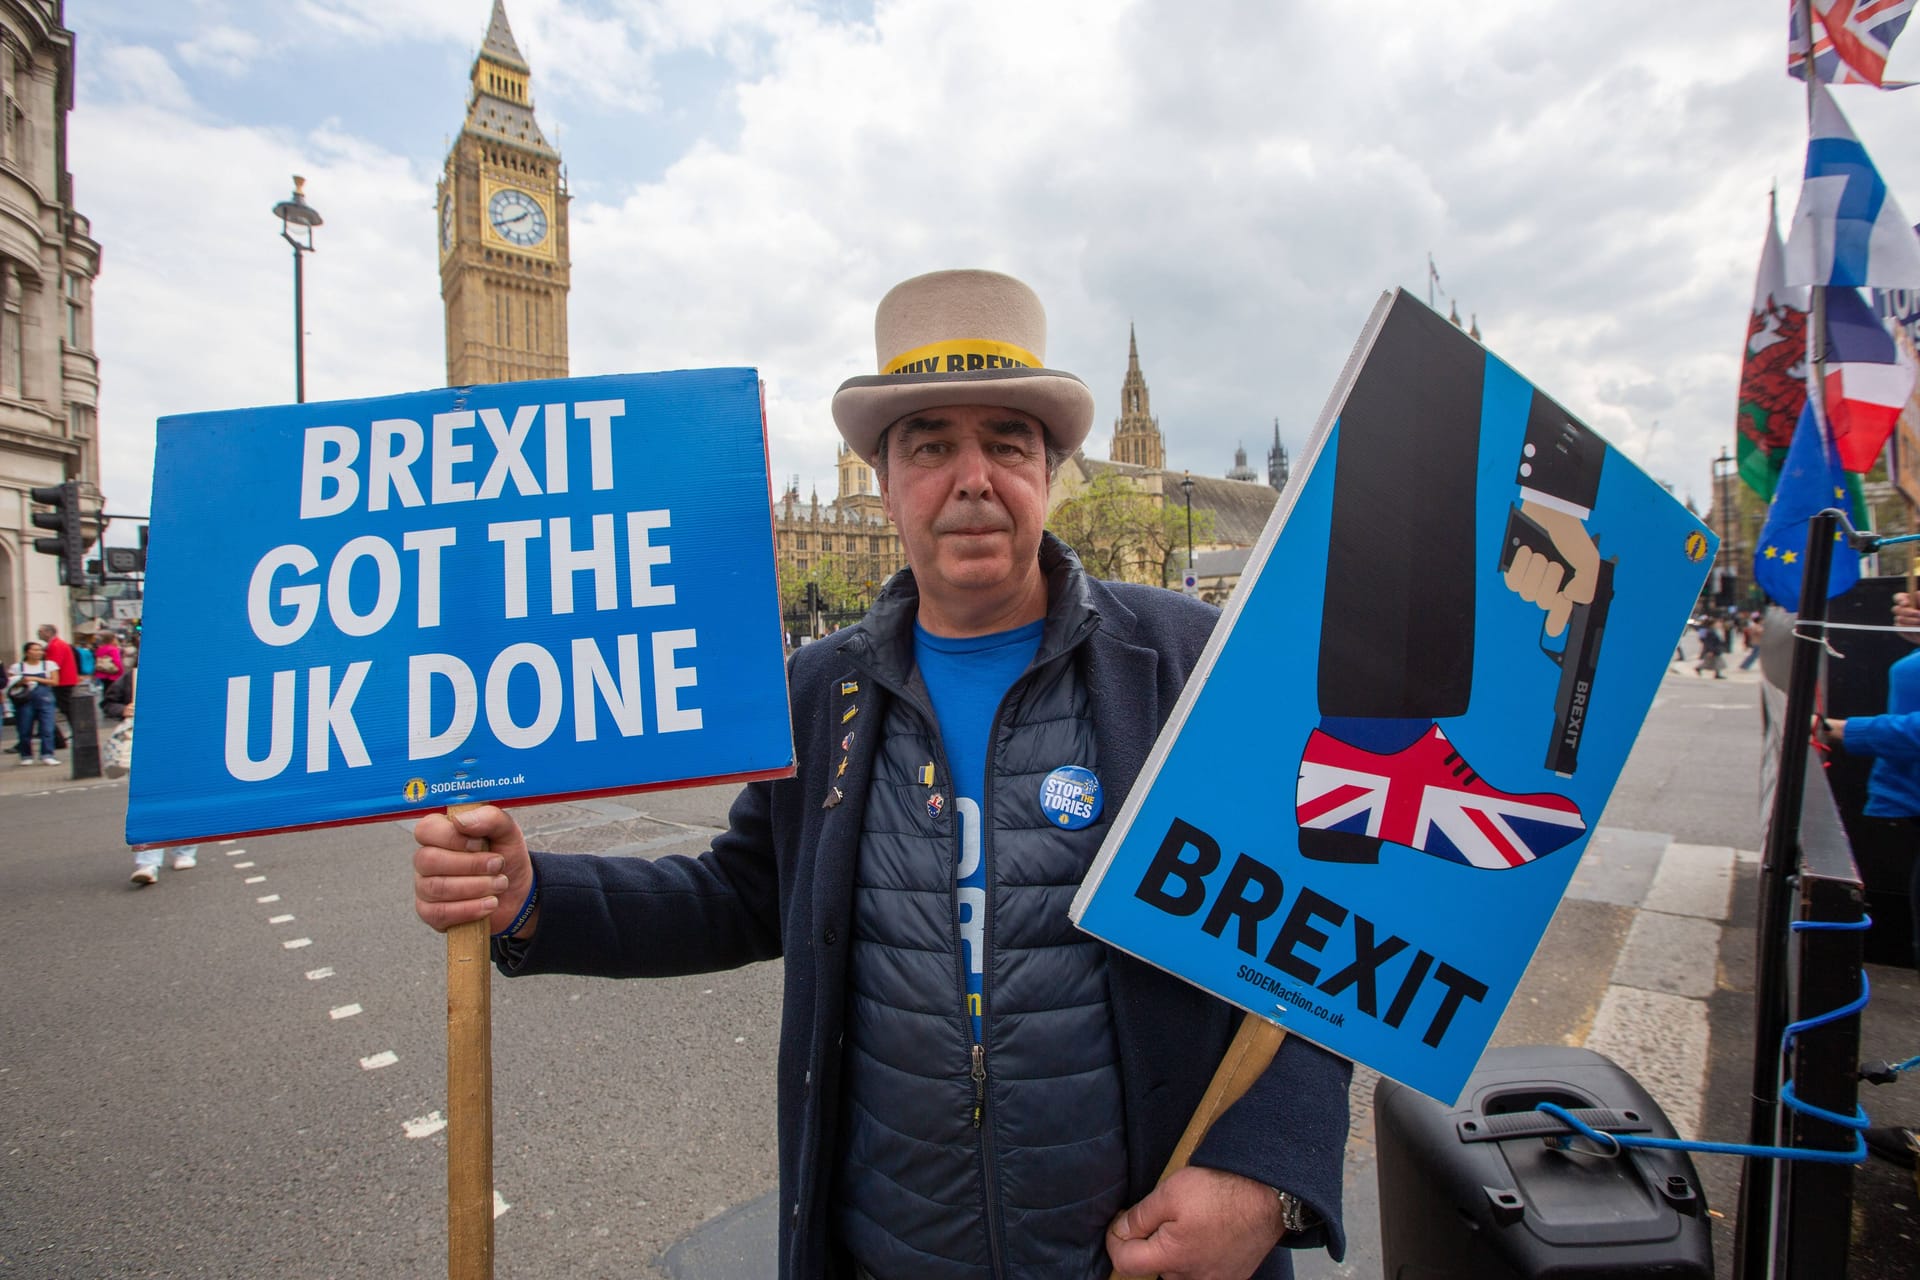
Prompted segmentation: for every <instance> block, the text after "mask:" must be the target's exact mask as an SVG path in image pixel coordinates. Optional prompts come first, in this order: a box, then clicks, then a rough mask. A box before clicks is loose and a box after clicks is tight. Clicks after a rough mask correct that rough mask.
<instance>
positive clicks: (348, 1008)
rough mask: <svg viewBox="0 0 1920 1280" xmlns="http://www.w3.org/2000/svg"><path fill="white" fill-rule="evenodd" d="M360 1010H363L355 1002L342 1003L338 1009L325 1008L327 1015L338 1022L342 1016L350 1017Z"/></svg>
mask: <svg viewBox="0 0 1920 1280" xmlns="http://www.w3.org/2000/svg"><path fill="white" fill-rule="evenodd" d="M361 1012H363V1010H362V1009H361V1008H360V1006H359V1005H357V1004H343V1005H341V1006H340V1007H339V1008H338V1009H329V1010H327V1016H328V1017H329V1018H332V1019H333V1020H334V1021H335V1022H338V1021H340V1019H342V1018H351V1017H353V1016H354V1015H355V1014H358V1013H361Z"/></svg>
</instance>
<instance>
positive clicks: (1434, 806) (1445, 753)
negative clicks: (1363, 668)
mask: <svg viewBox="0 0 1920 1280" xmlns="http://www.w3.org/2000/svg"><path fill="white" fill-rule="evenodd" d="M1296 816H1297V817H1298V819H1299V822H1300V826H1301V827H1302V828H1307V829H1318V830H1322V831H1345V832H1350V833H1352V834H1354V835H1365V836H1372V837H1374V838H1375V839H1379V840H1385V841H1389V842H1391V843H1393V844H1399V845H1405V846H1407V847H1408V848H1411V849H1418V850H1420V851H1421V852H1422V853H1430V854H1432V855H1434V856H1435V857H1439V858H1445V859H1447V860H1449V861H1452V862H1458V863H1461V864H1463V865H1465V866H1469V867H1478V868H1481V869H1482V870H1489V871H1505V870H1507V869H1508V868H1511V867H1517V866H1521V865H1523V864H1525V863H1528V862H1532V861H1533V860H1534V859H1535V858H1538V857H1540V856H1542V855H1543V854H1548V853H1552V852H1553V851H1554V850H1555V849H1558V848H1560V847H1562V846H1563V845H1566V844H1570V843H1571V842H1572V841H1574V840H1575V839H1578V838H1579V836H1580V834H1581V833H1582V832H1583V831H1585V830H1586V829H1587V824H1586V822H1585V821H1584V820H1583V819H1582V818H1581V817H1580V810H1579V808H1578V807H1577V806H1576V805H1575V804H1574V803H1573V802H1572V801H1571V800H1568V799H1567V798H1566V797H1564V796H1557V795H1551V794H1547V793H1541V794H1536V795H1510V794H1508V793H1506V792H1504V791H1500V790H1497V789H1496V788H1494V787H1492V786H1490V785H1488V784H1487V782H1486V781H1485V780H1484V779H1482V778H1481V777H1480V776H1479V775H1478V774H1477V773H1475V772H1474V771H1473V769H1472V768H1471V767H1469V766H1468V764H1467V762H1466V761H1465V760H1464V759H1462V758H1461V756H1460V753H1459V752H1457V751H1455V750H1454V749H1453V746H1452V744H1451V743H1449V742H1448V741H1447V735H1446V734H1445V733H1443V732H1442V731H1441V729H1440V727H1439V726H1438V725H1435V726H1434V727H1433V728H1431V729H1429V730H1428V731H1427V733H1426V735H1425V736H1424V737H1422V738H1421V739H1420V740H1419V741H1418V742H1416V743H1414V744H1413V745H1412V746H1410V747H1408V748H1407V749H1406V750H1404V751H1400V752H1396V753H1395V754H1393V755H1379V754H1377V753H1375V752H1372V751H1366V750H1363V749H1362V748H1359V747H1355V746H1350V745H1349V744H1347V743H1344V742H1342V741H1340V740H1339V739H1338V738H1335V737H1333V736H1332V735H1330V734H1326V733H1322V732H1321V731H1319V730H1318V729H1316V730H1314V731H1313V733H1312V734H1311V735H1310V736H1309V737H1308V738H1307V749H1306V752H1305V754H1304V755H1303V756H1302V758H1301V761H1300V786H1299V791H1298V796H1297V807H1296Z"/></svg>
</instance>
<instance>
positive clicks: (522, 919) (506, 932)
mask: <svg viewBox="0 0 1920 1280" xmlns="http://www.w3.org/2000/svg"><path fill="white" fill-rule="evenodd" d="M527 869H528V870H529V871H530V872H532V873H533V883H532V885H530V886H529V887H528V888H527V900H526V901H525V902H523V903H521V904H520V914H518V915H516V916H515V917H514V918H513V923H512V924H510V925H508V926H507V927H506V928H504V929H502V930H501V931H500V932H498V933H496V934H494V935H493V936H494V937H496V938H511V937H512V936H513V935H514V934H516V933H518V932H519V931H520V926H521V925H523V924H525V923H526V922H527V917H528V916H530V915H532V914H533V908H534V907H535V905H537V904H538V903H539V901H540V869H539V868H538V867H535V866H534V865H533V864H532V863H531V862H529V863H528V864H527Z"/></svg>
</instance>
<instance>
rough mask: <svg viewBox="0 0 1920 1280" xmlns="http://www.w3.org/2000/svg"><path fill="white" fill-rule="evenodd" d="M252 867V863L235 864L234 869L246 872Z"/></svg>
mask: <svg viewBox="0 0 1920 1280" xmlns="http://www.w3.org/2000/svg"><path fill="white" fill-rule="evenodd" d="M252 865H253V864H252V863H251V862H236V863H234V864H233V869H234V870H235V871H245V870H246V869H247V868H248V867H251V866H252Z"/></svg>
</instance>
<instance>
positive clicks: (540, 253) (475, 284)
mask: <svg viewBox="0 0 1920 1280" xmlns="http://www.w3.org/2000/svg"><path fill="white" fill-rule="evenodd" d="M532 80H533V72H532V69H531V68H530V67H529V66H528V65H527V60H526V59H525V58H524V57H522V56H521V53H520V46H519V45H518V44H517V43H515V41H514V38H513V28H512V27H510V26H508V25H507V9H506V3H505V0H493V16H492V19H491V20H490V21H489V22H488V24H487V37H486V40H485V41H484V42H483V43H482V44H481V46H480V53H479V56H477V57H476V58H474V60H473V70H472V72H471V77H470V85H469V88H468V91H467V116H466V120H465V122H464V123H463V124H462V125H461V127H460V135H459V136H458V137H457V138H455V139H454V142H453V149H452V150H451V151H450V152H448V153H447V163H446V168H445V170H444V171H443V172H442V174H441V176H440V182H439V187H438V190H437V191H436V195H437V197H438V206H437V208H438V220H439V227H440V297H441V299H442V301H443V302H444V303H445V307H446V321H447V385H448V386H452V387H464V386H471V385H473V384H475V383H486V382H518V381H521V380H524V379H527V378H564V377H566V376H567V291H568V289H569V288H570V287H571V283H572V274H573V259H572V253H571V248H570V244H569V239H568V221H567V205H568V203H569V201H570V200H571V199H572V197H571V196H569V195H568V193H567V180H566V170H565V169H564V167H563V166H562V165H561V162H560V153H559V152H558V151H556V150H554V148H553V147H552V145H551V144H549V143H548V142H547V139H546V135H544V134H543V133H541V132H540V122H539V121H538V120H537V119H535V117H534V112H533V85H532Z"/></svg>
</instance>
